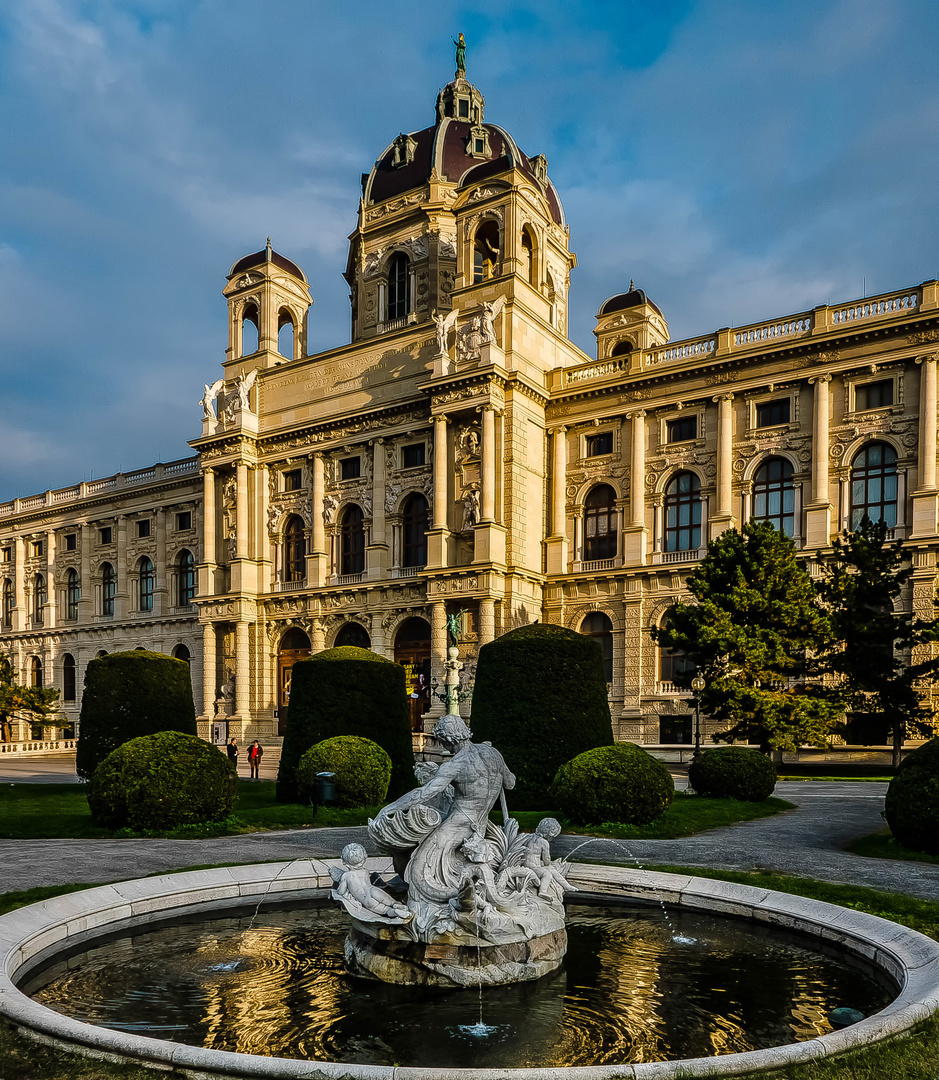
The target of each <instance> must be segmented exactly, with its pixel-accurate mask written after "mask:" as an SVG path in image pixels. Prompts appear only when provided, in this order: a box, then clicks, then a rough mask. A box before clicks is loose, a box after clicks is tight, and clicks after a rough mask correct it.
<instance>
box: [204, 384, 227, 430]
mask: <svg viewBox="0 0 939 1080" xmlns="http://www.w3.org/2000/svg"><path fill="white" fill-rule="evenodd" d="M202 385H203V387H204V391H203V394H202V398H201V400H200V401H199V404H200V405H201V406H202V419H203V420H217V419H218V417H217V416H216V415H215V409H214V408H213V406H214V404H215V399H216V398H217V397H218V395H219V391H220V390H221V389H222V387H223V386H224V385H225V380H224V379H216V381H215V382H214V383H212V384H211V385H209V383H203V384H202Z"/></svg>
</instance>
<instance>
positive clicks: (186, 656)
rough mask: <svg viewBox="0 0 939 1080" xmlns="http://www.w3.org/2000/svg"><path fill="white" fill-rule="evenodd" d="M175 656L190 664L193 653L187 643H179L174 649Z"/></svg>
mask: <svg viewBox="0 0 939 1080" xmlns="http://www.w3.org/2000/svg"><path fill="white" fill-rule="evenodd" d="M173 656H174V657H175V658H176V659H177V660H182V661H183V663H184V664H188V663H189V661H190V660H191V659H192V654H191V653H190V652H189V647H188V646H187V645H177V646H176V648H175V649H173Z"/></svg>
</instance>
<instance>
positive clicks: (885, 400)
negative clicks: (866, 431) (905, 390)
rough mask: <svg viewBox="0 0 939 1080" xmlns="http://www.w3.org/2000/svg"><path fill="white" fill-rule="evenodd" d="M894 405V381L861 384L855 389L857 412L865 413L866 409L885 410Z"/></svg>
mask: <svg viewBox="0 0 939 1080" xmlns="http://www.w3.org/2000/svg"><path fill="white" fill-rule="evenodd" d="M892 404H893V379H884V380H883V381H881V382H869V383H860V384H859V385H857V386H855V388H854V408H855V410H856V411H857V412H863V411H864V410H865V409H884V408H886V407H887V406H888V405H892Z"/></svg>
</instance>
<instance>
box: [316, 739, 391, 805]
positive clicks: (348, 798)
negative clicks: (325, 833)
mask: <svg viewBox="0 0 939 1080" xmlns="http://www.w3.org/2000/svg"><path fill="white" fill-rule="evenodd" d="M319 772H331V773H335V774H336V806H348V807H356V806H376V805H380V804H381V803H383V802H384V801H385V796H386V795H387V794H388V784H389V782H390V780H391V758H390V757H388V755H387V754H386V753H385V751H384V750H382V748H381V747H380V746H379V745H378V743H377V742H373V741H372V740H371V739H360V738H358V737H357V736H355V735H337V736H336V737H335V738H332V739H324V740H323V741H322V742H320V743H317V744H316V746H311V747H310V749H309V750H307V752H306V753H305V754H304V755H303V757H302V758H300V764H299V765H298V766H297V784H298V787H299V792H300V798H301V799H303V801H304V802H306V801H308V800H309V799H310V798H312V796H313V793H314V785H315V783H316V774H317V773H319Z"/></svg>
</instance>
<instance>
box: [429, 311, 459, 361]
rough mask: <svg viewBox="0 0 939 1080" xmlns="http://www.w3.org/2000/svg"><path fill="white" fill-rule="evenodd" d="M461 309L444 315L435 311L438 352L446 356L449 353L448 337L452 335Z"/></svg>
mask: <svg viewBox="0 0 939 1080" xmlns="http://www.w3.org/2000/svg"><path fill="white" fill-rule="evenodd" d="M459 314H460V313H459V311H457V309H456V308H454V309H453V311H451V312H449V313H448V314H446V315H444V314H442V313H440V312H435V313H434V322H435V323H436V325H437V352H438V354H442V355H444V356H446V355H448V350H447V338H448V337H449V336H450V331H451V330H452V329H453V328H454V326H456V320H457V317H458V316H459Z"/></svg>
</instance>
